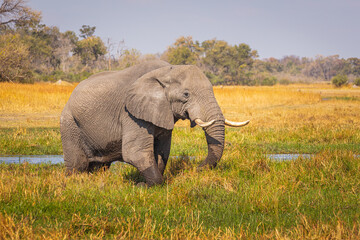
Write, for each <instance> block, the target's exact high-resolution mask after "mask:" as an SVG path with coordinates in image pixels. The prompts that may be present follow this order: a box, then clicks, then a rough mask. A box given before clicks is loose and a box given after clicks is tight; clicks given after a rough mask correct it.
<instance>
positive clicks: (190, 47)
mask: <svg viewBox="0 0 360 240" xmlns="http://www.w3.org/2000/svg"><path fill="white" fill-rule="evenodd" d="M201 52H202V49H201V47H200V46H199V43H198V42H194V41H193V39H192V37H180V38H178V39H177V40H176V41H175V43H174V44H173V45H172V46H170V47H169V48H168V51H167V53H166V55H167V59H168V61H169V63H171V64H174V65H180V64H196V63H197V61H198V60H199V57H200V54H201Z"/></svg>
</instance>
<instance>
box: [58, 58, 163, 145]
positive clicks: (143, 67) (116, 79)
mask: <svg viewBox="0 0 360 240" xmlns="http://www.w3.org/2000/svg"><path fill="white" fill-rule="evenodd" d="M168 65H169V64H168V63H166V62H163V61H154V62H153V61H151V62H147V63H144V64H140V65H137V66H133V67H130V68H127V69H125V70H122V71H113V72H102V73H98V74H94V75H93V76H91V77H89V78H88V79H86V80H84V81H82V82H81V83H79V85H78V86H77V87H76V88H75V89H74V91H73V93H72V94H71V96H70V98H69V101H68V103H67V104H66V107H65V108H67V112H71V115H72V116H73V118H74V119H75V120H76V123H77V124H78V125H79V126H80V127H81V128H82V130H83V132H84V133H86V135H88V137H89V139H92V140H93V142H94V143H95V142H100V141H102V140H101V139H109V137H110V138H116V137H119V136H121V127H120V125H121V118H122V112H123V111H124V106H125V97H126V94H127V89H128V87H129V86H131V84H132V82H134V81H136V79H138V78H139V77H141V76H142V75H144V74H145V73H147V72H150V71H152V70H155V69H157V68H160V67H163V66H168ZM103 144H106V143H105V142H104V143H102V144H100V145H103Z"/></svg>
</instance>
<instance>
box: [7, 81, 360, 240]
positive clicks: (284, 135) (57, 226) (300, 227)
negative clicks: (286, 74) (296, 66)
mask: <svg viewBox="0 0 360 240" xmlns="http://www.w3.org/2000/svg"><path fill="white" fill-rule="evenodd" d="M73 88H74V86H56V85H51V84H35V85H18V84H0V154H61V153H62V149H61V141H60V134H59V123H58V119H59V116H60V112H61V109H62V107H63V106H64V104H65V103H66V100H67V98H68V97H69V96H70V94H71V91H72V90H73ZM214 92H215V95H216V98H217V99H218V102H219V105H220V106H221V108H222V110H223V112H224V115H225V116H226V117H227V118H228V119H232V120H239V121H243V120H246V119H250V120H251V124H250V125H248V126H246V127H244V128H242V129H234V128H227V129H226V146H225V151H224V155H223V158H222V160H221V162H220V164H219V166H218V168H217V169H215V170H206V171H203V172H197V171H196V164H197V163H198V162H200V161H201V160H202V159H203V158H204V157H205V156H206V142H205V139H204V136H203V132H202V130H201V129H199V128H194V129H190V128H189V126H188V125H189V123H188V122H186V121H183V122H179V123H178V124H177V127H176V128H175V130H174V133H173V142H172V152H171V155H173V156H182V157H173V158H171V159H170V162H169V165H168V167H167V170H166V175H165V176H166V181H165V183H164V184H163V185H162V186H156V187H153V188H150V189H145V188H138V187H136V186H135V185H136V183H137V182H139V181H141V176H140V175H139V174H138V172H137V171H136V170H135V169H134V168H132V167H130V166H128V165H124V164H113V166H112V167H111V168H110V171H107V172H98V173H95V174H90V175H89V174H79V175H74V176H71V177H67V176H65V173H64V167H63V165H47V164H42V165H30V164H22V165H6V164H0V239H8V238H10V239H11V238H12V239H43V238H44V239H45V238H46V239H84V238H88V239H103V238H111V239H112V238H118V239H239V238H279V239H281V238H292V239H293V238H295V239H306V238H308V239H317V238H321V239H357V238H360V220H359V217H360V209H359V207H358V206H359V205H360V160H359V158H356V157H355V156H354V155H359V154H360V131H359V130H360V90H359V89H351V88H343V89H334V88H332V87H331V86H329V85H289V86H275V87H216V88H215V89H214ZM267 153H312V154H314V157H312V158H311V159H297V160H296V161H291V162H274V161H270V160H269V159H267V158H266V156H265V154H267ZM188 156H191V158H190V159H189V158H188ZM192 156H195V158H193V157H192Z"/></svg>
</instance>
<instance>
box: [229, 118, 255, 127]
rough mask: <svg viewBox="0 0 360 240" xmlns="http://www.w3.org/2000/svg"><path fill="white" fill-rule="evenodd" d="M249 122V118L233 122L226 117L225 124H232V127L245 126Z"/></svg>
mask: <svg viewBox="0 0 360 240" xmlns="http://www.w3.org/2000/svg"><path fill="white" fill-rule="evenodd" d="M249 122H250V120H247V121H245V122H232V121H229V120H227V119H225V125H227V126H230V127H243V126H245V125H248V124H249Z"/></svg>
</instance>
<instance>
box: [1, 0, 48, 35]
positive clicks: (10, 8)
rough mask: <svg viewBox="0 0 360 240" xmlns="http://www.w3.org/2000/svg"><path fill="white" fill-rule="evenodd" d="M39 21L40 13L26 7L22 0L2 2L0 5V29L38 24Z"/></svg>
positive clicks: (5, 0)
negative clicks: (32, 23)
mask: <svg viewBox="0 0 360 240" xmlns="http://www.w3.org/2000/svg"><path fill="white" fill-rule="evenodd" d="M40 19H41V13H40V12H37V11H34V10H32V9H31V8H29V7H28V6H26V4H25V1H24V0H3V3H2V4H1V5H0V27H2V28H11V27H12V26H13V25H25V24H29V23H31V22H39V21H40Z"/></svg>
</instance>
